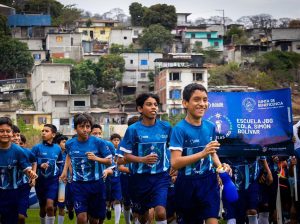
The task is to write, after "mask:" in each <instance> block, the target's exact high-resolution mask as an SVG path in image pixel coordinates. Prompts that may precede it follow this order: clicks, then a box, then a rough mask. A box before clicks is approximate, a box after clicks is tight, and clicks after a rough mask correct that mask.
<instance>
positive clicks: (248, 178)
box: [222, 157, 265, 190]
mask: <svg viewBox="0 0 300 224" xmlns="http://www.w3.org/2000/svg"><path fill="white" fill-rule="evenodd" d="M262 159H265V158H263V157H262V158H260V157H254V158H245V157H227V158H224V159H223V160H222V162H225V163H227V164H229V165H230V167H231V168H232V179H233V182H234V183H235V185H236V187H237V189H238V190H242V189H248V187H249V186H250V184H252V183H254V182H255V181H256V180H257V178H258V177H259V174H260V171H261V167H260V164H259V160H262Z"/></svg>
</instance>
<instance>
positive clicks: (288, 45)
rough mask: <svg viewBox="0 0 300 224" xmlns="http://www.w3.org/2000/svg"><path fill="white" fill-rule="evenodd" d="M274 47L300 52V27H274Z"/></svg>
mask: <svg viewBox="0 0 300 224" xmlns="http://www.w3.org/2000/svg"><path fill="white" fill-rule="evenodd" d="M272 45H273V49H276V50H280V51H289V52H296V53H300V28H275V29H272Z"/></svg>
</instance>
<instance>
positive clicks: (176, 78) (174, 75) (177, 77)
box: [169, 72, 180, 81]
mask: <svg viewBox="0 0 300 224" xmlns="http://www.w3.org/2000/svg"><path fill="white" fill-rule="evenodd" d="M169 79H170V81H180V73H179V72H171V73H170V74H169Z"/></svg>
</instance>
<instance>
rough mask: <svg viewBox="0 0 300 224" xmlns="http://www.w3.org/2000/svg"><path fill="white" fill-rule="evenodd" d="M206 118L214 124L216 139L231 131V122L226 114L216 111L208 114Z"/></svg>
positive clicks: (223, 137)
mask: <svg viewBox="0 0 300 224" xmlns="http://www.w3.org/2000/svg"><path fill="white" fill-rule="evenodd" d="M208 120H209V121H210V122H213V123H214V124H215V125H216V134H217V139H225V138H227V137H229V136H230V134H231V133H232V123H231V121H230V119H229V118H228V117H227V116H225V115H222V114H221V113H216V114H215V115H213V116H210V117H209V118H208Z"/></svg>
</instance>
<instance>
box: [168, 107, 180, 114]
mask: <svg viewBox="0 0 300 224" xmlns="http://www.w3.org/2000/svg"><path fill="white" fill-rule="evenodd" d="M180 113H181V109H180V108H171V109H170V114H171V115H177V114H180Z"/></svg>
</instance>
